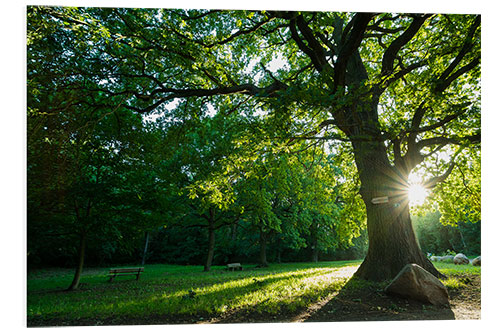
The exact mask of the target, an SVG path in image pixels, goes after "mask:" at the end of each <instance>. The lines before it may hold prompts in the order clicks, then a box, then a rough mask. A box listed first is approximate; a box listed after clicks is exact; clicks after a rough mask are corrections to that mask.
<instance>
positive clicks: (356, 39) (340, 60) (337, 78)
mask: <svg viewBox="0 0 500 333" xmlns="http://www.w3.org/2000/svg"><path fill="white" fill-rule="evenodd" d="M373 15H374V14H373V13H358V14H356V15H355V16H354V17H353V19H352V20H351V22H352V28H349V33H348V34H347V36H346V37H345V42H344V43H343V44H342V46H341V48H340V50H339V54H338V57H337V61H336V63H335V73H334V89H337V87H343V86H344V85H345V76H346V69H347V63H348V61H349V58H350V57H351V55H352V54H353V53H354V52H355V51H356V50H357V48H358V47H359V45H360V44H361V41H362V40H363V35H364V33H365V30H366V27H367V25H368V23H369V22H370V21H371V19H372V17H373ZM351 22H349V24H350V23H351ZM349 24H348V25H349ZM347 29H348V27H346V30H345V31H347Z"/></svg>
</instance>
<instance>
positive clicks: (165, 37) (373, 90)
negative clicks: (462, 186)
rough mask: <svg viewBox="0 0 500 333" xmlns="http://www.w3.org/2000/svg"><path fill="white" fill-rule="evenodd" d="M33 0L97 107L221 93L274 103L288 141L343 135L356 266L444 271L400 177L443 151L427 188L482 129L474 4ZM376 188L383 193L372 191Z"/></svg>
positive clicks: (148, 106)
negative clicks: (50, 0) (425, 249)
mask: <svg viewBox="0 0 500 333" xmlns="http://www.w3.org/2000/svg"><path fill="white" fill-rule="evenodd" d="M36 10H37V11H38V12H40V13H43V15H44V17H45V18H46V19H47V20H49V21H51V22H53V23H54V22H55V23H57V24H59V25H60V27H59V29H61V31H63V32H64V33H65V34H68V35H72V36H73V37H74V38H75V39H78V41H79V42H78V43H77V45H76V46H75V48H83V49H86V50H87V52H86V53H85V52H82V53H83V54H82V59H79V61H78V63H76V64H75V67H74V68H73V69H72V71H73V74H74V75H83V76H84V77H85V78H86V80H88V81H89V82H92V85H89V86H88V87H84V88H83V89H86V90H88V91H94V92H99V94H101V95H102V96H106V97H107V99H106V98H101V99H99V101H97V102H96V103H95V104H99V105H96V107H97V106H101V107H103V108H106V107H107V108H109V107H112V106H113V105H115V106H116V105H117V104H118V103H120V108H125V109H128V110H131V111H133V112H137V113H141V114H149V113H152V112H164V113H166V114H172V115H176V116H182V110H187V109H188V108H189V109H193V107H198V110H199V112H200V113H204V112H206V111H207V110H208V105H217V106H218V107H217V112H221V113H225V114H232V113H235V112H236V113H240V114H241V115H242V116H244V115H251V114H255V112H257V113H260V114H266V115H269V116H272V117H274V118H275V120H276V127H275V128H274V131H271V130H267V131H266V132H265V133H264V134H262V136H261V137H260V139H261V140H270V141H272V142H274V143H275V144H277V145H278V146H279V147H281V148H282V149H283V150H286V149H288V148H289V147H291V146H293V145H294V144H295V143H296V142H302V141H304V140H306V141H307V142H311V143H315V142H322V141H325V140H328V141H330V142H338V143H342V144H345V145H347V146H348V147H349V149H350V150H351V152H352V154H353V156H354V160H355V163H356V166H357V169H358V176H359V179H360V182H361V189H360V194H361V196H362V198H363V201H364V203H365V206H366V213H367V219H368V220H367V225H368V235H369V249H368V254H367V256H366V258H365V260H364V262H363V263H362V265H361V266H360V268H359V270H358V271H357V273H356V275H357V276H359V277H361V278H365V279H370V280H383V279H388V278H392V277H393V276H394V275H396V274H397V273H398V272H399V270H400V269H401V268H402V267H403V266H404V265H406V264H407V263H417V264H419V265H421V266H422V267H424V268H425V269H427V270H428V271H430V272H431V273H433V274H434V275H437V276H439V275H440V273H439V272H438V271H437V270H436V269H435V268H434V267H433V266H432V264H431V263H430V262H429V261H428V260H427V259H426V257H425V256H424V255H423V254H422V252H421V251H420V249H419V246H418V243H417V241H416V238H415V235H414V232H413V229H412V225H411V220H410V213H409V205H408V196H407V191H406V189H407V187H408V177H409V175H410V173H411V171H412V170H413V169H415V168H416V167H418V166H419V165H422V163H423V162H425V161H426V160H429V159H431V158H434V157H435V156H437V154H438V153H440V152H446V154H448V155H449V156H450V158H449V159H437V160H436V161H437V164H435V165H434V166H433V167H434V168H435V169H436V170H440V171H441V173H440V174H435V176H433V177H431V178H429V179H427V181H426V186H428V187H429V188H432V187H434V186H435V185H436V184H438V183H439V182H441V181H443V180H445V179H446V177H447V176H449V175H450V174H451V173H452V172H454V170H455V168H454V167H455V165H456V163H459V161H463V160H464V159H463V157H461V156H463V154H464V153H465V152H466V151H467V150H463V149H460V147H462V146H470V147H476V146H478V145H479V143H480V111H479V110H480V30H481V20H480V17H479V16H477V15H441V14H417V13H408V14H394V13H385V14H384V13H382V14H379V13H333V12H285V11H221V10H165V9H119V8H118V9H111V8H105V9H99V8H86V9H67V8H47V7H42V8H36ZM97 35H98V36H99V38H95V36H97ZM66 52H68V53H69V54H71V52H72V51H71V50H70V49H68V50H67V51H66ZM82 64H83V65H85V66H82ZM68 71H69V69H68ZM65 75H69V74H68V73H65ZM170 102H176V103H177V107H176V108H172V107H171V104H169V103H170ZM167 106H169V107H167ZM436 170H435V171H436ZM379 197H387V199H388V200H387V202H385V203H382V204H374V203H373V202H372V200H373V199H374V198H379Z"/></svg>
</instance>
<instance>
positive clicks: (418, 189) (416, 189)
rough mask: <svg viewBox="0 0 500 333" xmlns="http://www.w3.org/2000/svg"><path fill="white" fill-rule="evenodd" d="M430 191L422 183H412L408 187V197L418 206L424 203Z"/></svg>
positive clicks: (411, 202) (412, 203)
mask: <svg viewBox="0 0 500 333" xmlns="http://www.w3.org/2000/svg"><path fill="white" fill-rule="evenodd" d="M428 194H429V191H428V190H427V189H426V188H425V187H423V186H422V184H411V185H410V187H409V188H408V199H409V200H410V205H412V206H418V205H421V204H423V203H424V201H425V198H427V195H428Z"/></svg>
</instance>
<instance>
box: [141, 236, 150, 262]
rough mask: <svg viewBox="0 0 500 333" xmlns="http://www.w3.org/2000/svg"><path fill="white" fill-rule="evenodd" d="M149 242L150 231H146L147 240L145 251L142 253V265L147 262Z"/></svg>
mask: <svg viewBox="0 0 500 333" xmlns="http://www.w3.org/2000/svg"><path fill="white" fill-rule="evenodd" d="M148 244H149V231H146V242H145V244H144V252H143V253H142V261H141V266H144V264H145V263H146V255H147V254H148Z"/></svg>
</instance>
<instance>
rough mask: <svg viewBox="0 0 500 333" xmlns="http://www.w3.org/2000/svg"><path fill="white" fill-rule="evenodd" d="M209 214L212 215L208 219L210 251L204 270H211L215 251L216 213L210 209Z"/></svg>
mask: <svg viewBox="0 0 500 333" xmlns="http://www.w3.org/2000/svg"><path fill="white" fill-rule="evenodd" d="M209 214H210V215H209V219H208V253H207V260H206V262H205V266H204V268H203V271H204V272H208V271H210V268H211V267H212V261H213V259H214V252H215V221H214V217H215V213H214V211H213V209H210V210H209Z"/></svg>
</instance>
